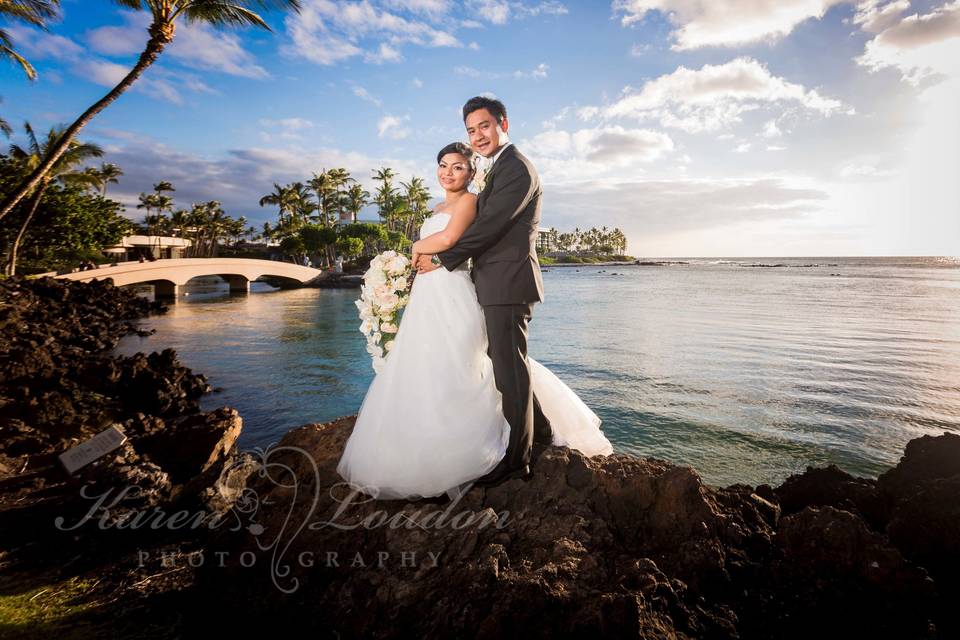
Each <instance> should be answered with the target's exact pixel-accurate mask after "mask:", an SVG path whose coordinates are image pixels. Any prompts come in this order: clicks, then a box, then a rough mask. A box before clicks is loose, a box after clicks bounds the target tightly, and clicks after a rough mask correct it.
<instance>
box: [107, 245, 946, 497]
mask: <svg viewBox="0 0 960 640" xmlns="http://www.w3.org/2000/svg"><path fill="white" fill-rule="evenodd" d="M670 260H672V261H681V262H686V264H669V265H661V266H622V267H548V268H547V271H546V272H545V273H544V274H543V276H544V287H545V291H546V300H545V301H544V302H543V303H542V304H540V305H538V306H537V307H536V308H535V310H534V317H533V321H532V323H531V325H530V354H531V355H532V356H534V357H535V358H536V359H537V360H539V361H540V362H542V363H543V364H544V365H546V366H547V367H549V368H550V369H551V370H552V371H554V373H556V374H557V375H558V376H559V377H560V378H562V379H563V380H564V381H565V382H566V383H567V384H568V385H570V387H572V388H573V389H574V390H575V391H576V392H577V393H578V394H579V395H580V396H581V398H583V400H584V401H585V402H586V403H587V404H588V405H589V406H590V407H591V408H593V410H594V411H596V413H597V414H598V415H599V416H600V417H601V418H602V420H603V428H604V430H605V432H606V433H607V435H608V437H609V438H610V440H611V442H613V444H614V448H615V449H616V450H617V451H618V452H629V453H634V454H639V455H647V456H655V457H659V458H664V459H667V460H670V461H673V462H677V463H682V464H689V465H691V466H693V467H694V468H695V469H696V470H697V471H698V472H699V473H700V474H701V475H702V476H703V478H704V479H705V480H706V481H707V482H709V483H711V484H717V485H727V484H730V483H733V482H746V483H749V484H759V483H762V482H771V483H778V482H780V481H782V480H783V479H784V478H786V477H787V476H788V475H790V474H791V473H795V472H799V471H802V470H803V469H804V468H805V467H806V466H807V465H815V466H820V465H826V464H830V463H834V464H837V465H838V466H840V467H841V468H843V469H845V470H847V471H849V472H851V473H854V474H857V475H863V476H875V475H877V474H878V473H880V472H882V471H883V470H885V469H886V468H887V467H889V466H891V465H894V464H896V462H897V461H898V460H899V457H900V455H901V453H902V451H903V446H904V445H905V444H906V442H907V441H908V440H910V439H911V438H914V437H917V436H920V435H923V434H940V433H942V432H944V431H953V432H960V260H958V259H946V258H789V259H786V258H757V259H744V258H737V259H730V260H720V259H695V258H690V259H686V258H671V259H670ZM759 265H776V266H759ZM614 273H616V275H614ZM188 291H189V295H187V296H185V297H181V298H180V300H179V302H178V303H177V304H175V305H172V306H171V311H170V313H169V314H167V315H166V316H161V317H156V318H150V319H148V320H146V321H145V322H144V325H145V326H147V327H153V328H155V329H156V330H157V332H156V334H155V335H153V336H150V337H148V338H138V337H136V336H130V337H128V338H125V339H124V340H123V342H122V343H121V345H120V347H119V348H118V350H119V351H120V352H122V353H133V352H136V351H147V350H159V349H162V348H164V347H168V346H169V347H173V348H174V349H176V350H177V351H178V353H179V354H180V358H181V360H182V361H183V362H184V363H185V364H186V365H187V366H190V367H192V368H194V369H195V370H197V371H199V372H202V373H204V374H205V375H207V377H208V378H209V380H210V383H211V384H212V385H213V386H215V387H219V388H222V391H220V392H218V393H215V394H211V395H209V396H207V397H206V398H205V400H204V406H205V407H206V408H214V407H217V406H222V405H228V406H232V407H235V408H237V409H238V410H239V411H240V413H241V415H242V416H243V418H244V431H243V435H242V436H241V441H240V444H241V446H242V447H244V448H249V447H253V446H265V445H267V444H269V443H270V442H274V441H277V440H278V439H279V438H280V436H281V435H282V434H283V433H284V432H285V431H286V430H288V429H290V428H291V427H295V426H298V425H301V424H304V423H308V422H323V421H327V420H330V419H332V418H335V417H338V416H343V415H349V414H353V413H356V411H357V410H358V408H359V407H360V404H361V402H362V400H363V396H364V393H365V390H366V388H367V385H368V384H369V383H370V380H371V379H372V377H373V371H372V369H371V367H370V362H369V358H368V356H367V355H366V352H365V350H364V341H363V338H362V336H361V334H360V332H359V331H358V327H359V319H358V318H357V315H356V308H355V307H354V305H353V301H354V299H355V298H356V297H357V295H358V292H357V291H355V290H345V291H336V290H319V289H299V290H292V291H274V290H272V289H271V288H270V287H269V286H267V285H265V284H261V283H255V284H254V286H253V292H252V293H251V294H250V295H249V296H243V297H230V296H229V295H227V292H226V289H225V285H222V284H210V283H198V284H197V285H195V286H191V287H190V288H189V289H188Z"/></svg>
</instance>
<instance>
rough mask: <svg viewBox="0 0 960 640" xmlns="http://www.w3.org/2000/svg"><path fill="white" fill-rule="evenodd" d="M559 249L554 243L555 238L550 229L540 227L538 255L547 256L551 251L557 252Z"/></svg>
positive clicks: (538, 232) (538, 230) (538, 231)
mask: <svg viewBox="0 0 960 640" xmlns="http://www.w3.org/2000/svg"><path fill="white" fill-rule="evenodd" d="M556 248H557V245H556V243H555V242H554V237H553V235H552V234H551V233H550V229H544V228H543V227H540V228H539V229H537V253H538V254H542V255H546V254H548V253H550V252H551V251H555V250H556Z"/></svg>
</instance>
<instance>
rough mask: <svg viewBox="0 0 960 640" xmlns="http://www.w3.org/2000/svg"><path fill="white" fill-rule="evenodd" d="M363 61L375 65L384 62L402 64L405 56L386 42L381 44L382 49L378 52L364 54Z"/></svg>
mask: <svg viewBox="0 0 960 640" xmlns="http://www.w3.org/2000/svg"><path fill="white" fill-rule="evenodd" d="M363 59H364V60H365V61H367V62H372V63H373V64H383V63H384V62H400V61H401V60H403V56H402V55H400V52H399V51H398V50H396V49H394V48H393V47H391V46H390V45H388V44H387V43H386V42H381V43H380V48H379V49H378V50H377V51H376V52H369V51H368V52H367V53H366V54H364V56H363Z"/></svg>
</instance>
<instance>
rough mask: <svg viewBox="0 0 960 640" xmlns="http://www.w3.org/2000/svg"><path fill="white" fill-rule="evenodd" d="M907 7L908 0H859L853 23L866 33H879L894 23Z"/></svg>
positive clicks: (908, 4)
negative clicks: (890, 0)
mask: <svg viewBox="0 0 960 640" xmlns="http://www.w3.org/2000/svg"><path fill="white" fill-rule="evenodd" d="M909 8H910V0H893V1H892V2H889V1H887V2H885V1H884V0H861V2H860V4H858V5H857V13H856V15H855V16H854V17H853V23H854V24H856V25H859V26H860V28H861V29H863V30H864V31H866V32H868V33H879V32H881V31H883V30H884V29H886V28H888V27H892V26H893V25H895V24H896V23H897V22H898V21H899V20H900V16H901V14H903V12H904V11H906V10H907V9H909Z"/></svg>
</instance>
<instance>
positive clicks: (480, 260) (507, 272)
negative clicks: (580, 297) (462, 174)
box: [437, 144, 543, 306]
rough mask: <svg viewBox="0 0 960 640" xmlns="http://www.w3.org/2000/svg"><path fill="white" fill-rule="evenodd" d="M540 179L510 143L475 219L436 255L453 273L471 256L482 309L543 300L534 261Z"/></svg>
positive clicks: (488, 180)
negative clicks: (452, 244) (452, 242)
mask: <svg viewBox="0 0 960 640" xmlns="http://www.w3.org/2000/svg"><path fill="white" fill-rule="evenodd" d="M540 195H541V190H540V177H539V176H538V175H537V171H536V169H534V168H533V165H532V164H530V161H529V160H527V158H526V157H525V156H524V155H523V154H521V153H520V152H519V151H517V147H516V145H513V144H511V145H510V146H509V147H507V148H506V149H504V150H503V152H502V153H501V154H500V157H499V158H497V161H496V162H495V163H494V164H493V169H491V171H490V173H489V174H488V175H487V178H486V185H484V188H483V191H481V192H480V196H479V197H478V199H477V217H476V218H475V219H474V221H473V224H471V225H470V227H468V228H467V230H466V231H464V233H463V235H462V236H460V239H459V240H458V241H457V244H455V245H454V246H453V247H451V248H450V249H448V250H446V251H442V252H440V253H438V254H437V255H438V256H439V258H440V262H441V263H442V264H443V266H444V267H446V268H447V269H449V270H450V271H453V270H454V269H455V268H456V267H457V266H458V265H460V264H462V263H463V261H464V260H466V259H467V258H473V271H472V273H471V275H472V277H473V282H474V284H475V285H476V287H477V300H478V301H479V302H480V304H481V305H484V306H487V305H494V304H524V303H532V302H542V301H543V279H542V278H541V276H540V262H539V260H538V259H537V230H538V229H539V227H540Z"/></svg>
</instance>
